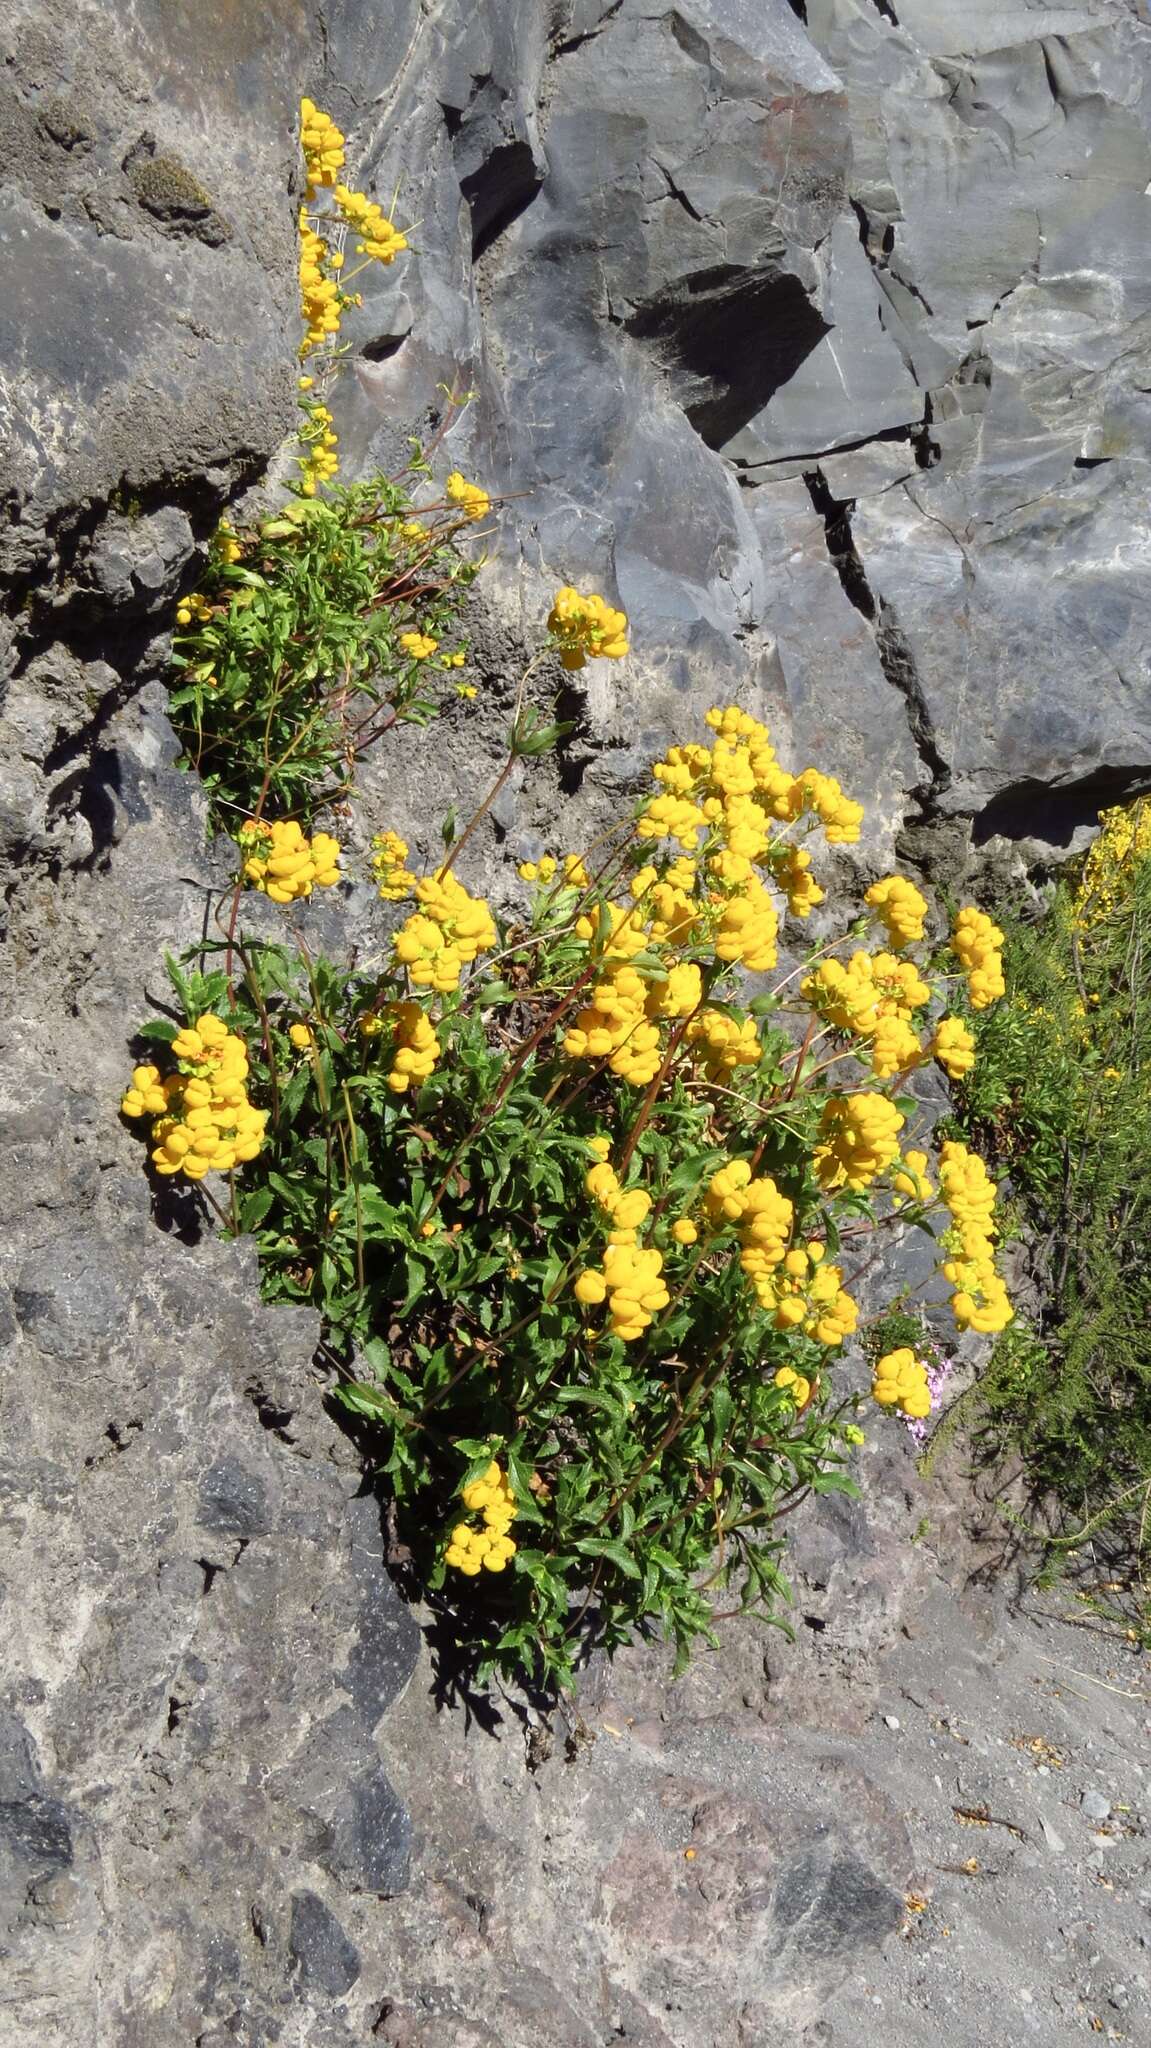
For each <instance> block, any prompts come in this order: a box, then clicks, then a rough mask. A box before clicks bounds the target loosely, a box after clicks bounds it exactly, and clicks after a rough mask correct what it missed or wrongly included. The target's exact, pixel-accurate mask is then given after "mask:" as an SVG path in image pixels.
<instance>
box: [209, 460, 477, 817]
mask: <svg viewBox="0 0 1151 2048" xmlns="http://www.w3.org/2000/svg"><path fill="white" fill-rule="evenodd" d="M460 525H461V521H460V520H459V519H456V518H451V517H444V516H443V515H442V514H441V516H439V517H438V518H437V515H436V512H435V510H433V511H431V512H430V513H424V514H421V516H420V517H419V518H418V519H417V518H416V517H414V515H413V513H412V507H411V503H410V499H409V497H408V493H407V490H406V489H405V488H403V487H401V485H400V484H398V483H392V482H389V481H387V480H386V479H384V478H379V477H377V478H375V479H373V480H372V481H370V482H368V483H362V484H351V485H347V486H344V487H342V488H339V487H337V488H334V489H332V490H330V491H329V492H328V493H327V494H326V495H325V496H323V497H314V498H295V499H293V500H292V501H291V502H290V503H289V504H288V505H287V506H286V507H285V509H284V510H283V511H282V512H281V513H279V514H277V515H276V516H275V517H274V518H268V519H264V520H262V521H260V522H259V523H258V524H256V525H253V526H248V527H241V528H240V529H238V530H234V529H232V528H224V529H223V530H222V532H221V534H220V536H219V537H218V540H217V543H216V545H215V547H214V549H213V554H212V560H211V563H210V565H209V569H208V572H207V575H206V576H205V577H204V579H203V581H202V583H201V586H200V589H199V591H198V592H197V593H196V594H195V595H194V596H192V597H190V598H186V599H185V600H184V602H183V604H182V605H181V607H180V610H179V613H178V615H177V625H178V627H180V628H182V631H180V632H179V633H178V637H177V641H176V651H175V654H174V656H173V660H174V664H175V667H176V670H177V672H178V681H177V684H176V687H175V688H174V689H173V691H172V695H171V699H170V702H171V713H172V720H173V724H174V725H175V727H176V731H177V733H178V735H179V737H180V740H181V742H182V744H183V748H184V758H185V760H186V762H187V764H188V765H189V766H190V767H192V768H194V769H195V770H196V771H197V773H198V774H199V775H200V776H201V777H202V779H203V781H204V784H205V787H206V788H207V790H208V792H209V794H210V796H211V798H212V803H213V809H214V813H215V816H216V819H217V822H218V823H220V824H222V825H223V826H224V828H225V829H226V830H228V831H229V832H231V833H232V834H233V835H234V834H235V832H236V830H237V828H238V826H239V825H240V824H241V823H242V822H243V821H244V820H245V819H247V818H249V817H257V818H258V817H262V816H263V815H265V814H268V815H270V816H283V815H286V814H292V815H296V816H302V817H303V818H304V819H305V820H309V819H310V818H311V817H312V816H313V814H314V813H315V812H316V811H317V810H319V809H320V808H322V807H323V806H324V805H326V804H331V803H333V802H335V801H336V800H338V799H339V798H341V797H343V796H344V795H345V794H346V792H347V790H348V787H349V785H350V781H351V777H352V774H353V772H354V768H355V763H356V761H357V759H358V758H359V756H360V755H361V754H362V753H363V752H364V751H365V749H366V748H368V747H369V746H371V745H372V744H373V743H374V742H375V741H376V740H378V739H379V738H380V737H381V735H382V734H383V733H384V732H386V731H387V730H388V728H389V727H390V726H392V725H394V724H395V723H396V722H397V721H398V720H400V719H405V720H408V721H409V722H410V721H416V722H423V721H426V720H427V719H428V718H430V717H431V716H432V715H433V713H434V711H435V708H436V688H435V685H436V682H437V681H438V682H439V683H440V685H441V687H442V686H443V684H444V683H445V681H446V679H447V676H448V675H450V674H451V672H452V671H454V670H455V669H456V667H457V666H458V662H457V658H456V657H457V654H458V653H462V649H461V648H460V647H459V644H458V624H459V614H460V605H461V600H462V597H463V595H464V593H465V591H466V590H467V587H468V585H469V584H470V582H471V581H472V579H473V577H474V575H475V566H474V565H473V564H472V563H471V562H468V561H466V560H465V559H464V558H463V557H462V556H461V555H460V554H459V553H458V552H457V550H456V548H455V547H454V546H453V544H452V543H453V538H454V536H455V535H456V534H457V533H458V531H459V529H460ZM405 639H407V640H408V642H409V643H412V642H414V643H415V645H416V651H415V652H413V651H412V646H411V644H409V645H405ZM448 640H455V642H456V644H455V645H454V646H452V647H451V648H447V647H445V646H444V644H443V643H444V642H445V641H448Z"/></svg>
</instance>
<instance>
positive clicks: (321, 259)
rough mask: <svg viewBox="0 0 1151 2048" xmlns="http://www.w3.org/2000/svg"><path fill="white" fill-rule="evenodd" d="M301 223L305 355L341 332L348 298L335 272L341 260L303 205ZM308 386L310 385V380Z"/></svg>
mask: <svg viewBox="0 0 1151 2048" xmlns="http://www.w3.org/2000/svg"><path fill="white" fill-rule="evenodd" d="M298 227H299V240H300V246H299V272H300V316H301V318H302V320H303V322H304V340H303V342H302V344H301V348H300V355H301V357H303V356H306V355H308V354H310V353H311V351H312V349H314V348H320V347H322V345H323V344H324V343H325V342H326V341H328V340H330V339H331V338H332V337H333V336H335V335H337V334H338V333H339V331H340V317H341V315H342V313H343V312H344V309H345V307H346V306H347V304H348V303H349V302H348V300H347V299H346V298H345V296H344V294H343V292H342V291H341V290H340V286H339V283H338V280H337V278H336V276H335V275H334V272H335V271H336V270H338V269H340V268H341V264H340V262H339V261H338V260H337V258H336V257H335V256H334V255H333V253H332V251H331V250H330V249H329V247H328V244H327V242H326V241H325V240H324V237H323V236H322V235H319V234H317V233H316V230H315V228H313V227H311V226H310V225H309V222H308V215H307V210H306V208H304V207H301V208H300V215H299V222H298ZM305 388H308V389H310V380H309V384H308V386H307V387H305Z"/></svg>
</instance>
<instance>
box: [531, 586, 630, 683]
mask: <svg viewBox="0 0 1151 2048" xmlns="http://www.w3.org/2000/svg"><path fill="white" fill-rule="evenodd" d="M548 632H549V633H550V634H551V636H552V639H553V640H555V641H556V642H557V644H558V646H559V650H560V660H561V661H562V663H563V665H564V667H565V668H567V669H579V668H582V667H583V666H584V663H585V662H586V661H587V659H588V657H589V656H593V657H594V656H599V655H606V656H607V658H608V659H609V660H612V661H618V660H619V658H620V657H621V655H624V654H626V653H627V650H628V640H627V617H626V614H625V613H623V612H620V611H616V610H615V609H614V608H613V606H611V605H610V604H606V603H605V602H604V599H603V598H602V597H597V596H595V595H594V594H593V595H590V596H588V597H581V596H580V593H579V591H578V590H575V589H574V588H573V587H572V585H571V584H570V583H565V584H564V586H563V588H562V590H558V591H557V592H556V597H555V602H554V604H553V605H552V608H551V611H550V612H549V613H548Z"/></svg>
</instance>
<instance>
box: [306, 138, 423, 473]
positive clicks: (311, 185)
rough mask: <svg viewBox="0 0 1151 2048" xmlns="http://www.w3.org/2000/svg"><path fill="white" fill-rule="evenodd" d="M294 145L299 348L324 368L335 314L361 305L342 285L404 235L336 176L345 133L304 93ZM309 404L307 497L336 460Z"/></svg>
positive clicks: (388, 255)
mask: <svg viewBox="0 0 1151 2048" xmlns="http://www.w3.org/2000/svg"><path fill="white" fill-rule="evenodd" d="M300 147H301V149H302V151H303V155H304V166H305V170H306V172H307V180H308V182H307V190H306V192H305V196H304V204H303V205H302V206H301V208H300V211H299V218H298V236H299V251H298V257H299V278H300V313H301V317H302V319H303V323H304V338H303V340H302V342H301V343H300V349H299V354H300V359H301V361H303V360H305V359H306V358H307V357H308V356H310V355H311V354H312V353H313V351H314V350H317V349H318V350H322V351H325V352H326V353H325V354H324V356H323V358H322V365H323V366H326V367H330V366H331V364H332V362H333V360H334V354H335V347H336V342H337V340H338V337H339V332H340V323H341V320H342V319H343V316H344V314H345V312H346V311H347V310H348V308H349V306H358V305H359V304H361V299H360V295H359V293H356V292H349V291H348V288H347V287H348V284H349V283H350V282H351V280H352V278H354V277H356V276H358V274H359V272H360V271H361V270H364V269H366V267H367V265H368V264H369V263H385V264H390V263H394V262H395V259H396V257H397V256H399V255H400V254H401V253H402V251H403V250H405V249H406V248H407V246H408V241H407V236H406V235H404V234H403V233H402V232H401V230H400V229H399V228H397V226H396V225H395V222H394V221H391V220H389V219H388V217H387V215H386V214H385V213H384V211H383V209H382V208H381V207H380V206H378V205H377V204H376V202H375V200H374V199H369V198H368V196H367V194H366V193H364V192H357V191H355V190H353V189H352V187H351V186H349V185H345V184H344V183H343V182H342V181H341V179H340V176H339V173H340V171H341V170H342V169H343V165H344V137H343V135H342V134H341V133H340V130H339V129H338V128H337V127H336V124H335V122H334V121H333V120H332V119H331V118H330V116H329V115H327V114H325V113H323V112H322V111H321V109H320V108H319V107H317V106H316V104H315V102H314V101H313V100H310V99H303V100H301V102H300ZM322 193H326V194H330V199H329V201H328V204H327V206H326V208H324V209H323V210H317V202H318V201H319V199H320V195H321V194H322ZM348 230H350V231H351V233H352V234H353V235H354V236H355V237H356V242H355V253H356V255H357V256H358V257H359V258H360V259H361V260H360V262H359V263H358V264H357V265H356V267H355V269H354V270H352V271H346V270H345V262H346V258H345V255H344V250H343V246H342V244H343V239H344V235H345V233H346V232H347V231H348ZM313 382H314V379H313V378H312V377H310V376H306V377H302V378H301V379H300V385H301V389H303V390H305V391H307V390H310V389H311V387H312V384H313ZM315 410H316V409H313V408H312V407H310V406H306V407H305V418H306V420H307V425H306V426H305V428H304V431H303V434H302V436H301V438H302V439H303V440H304V442H305V451H304V456H303V459H302V468H303V475H302V478H301V480H300V483H299V485H298V486H297V488H298V489H300V490H302V491H303V492H304V494H305V495H306V496H313V495H314V493H315V491H316V489H317V488H318V486H319V485H320V484H322V483H325V482H327V481H328V480H329V478H331V477H332V476H334V475H335V473H336V469H337V466H338V462H337V457H336V455H335V453H334V449H335V436H334V434H332V433H331V425H330V421H328V422H326V423H325V422H322V421H318V420H317V419H316V417H315ZM320 410H322V409H320ZM309 486H310V487H311V488H310V489H309Z"/></svg>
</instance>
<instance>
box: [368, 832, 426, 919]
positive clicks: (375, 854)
mask: <svg viewBox="0 0 1151 2048" xmlns="http://www.w3.org/2000/svg"><path fill="white" fill-rule="evenodd" d="M408 850H409V849H408V842H407V840H406V839H401V838H400V835H399V833H398V832H377V833H376V835H375V837H374V839H373V840H372V858H371V870H372V874H373V876H374V878H375V880H376V883H377V885H378V887H379V892H380V895H381V896H382V897H383V899H384V902H385V903H403V902H405V901H406V900H407V898H408V897H409V896H411V895H412V894H413V893H414V890H415V887H416V883H417V881H418V879H419V877H418V876H417V875H414V874H413V873H412V871H411V869H410V868H406V867H405V866H404V862H405V861H406V860H407V857H408Z"/></svg>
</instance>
